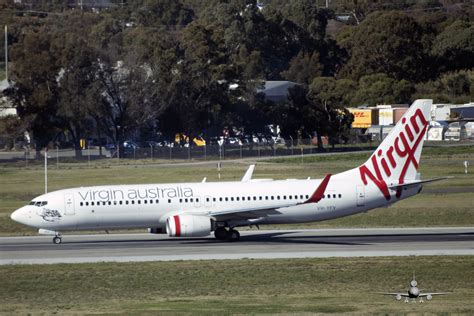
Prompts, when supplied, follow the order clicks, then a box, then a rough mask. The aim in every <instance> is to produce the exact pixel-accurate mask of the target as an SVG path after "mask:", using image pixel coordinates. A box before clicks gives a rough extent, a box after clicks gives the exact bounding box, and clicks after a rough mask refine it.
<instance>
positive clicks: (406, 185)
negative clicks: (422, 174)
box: [388, 177, 449, 190]
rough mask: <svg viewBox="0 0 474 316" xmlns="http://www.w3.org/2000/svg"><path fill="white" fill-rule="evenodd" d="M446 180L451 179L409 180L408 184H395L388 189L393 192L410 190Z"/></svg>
mask: <svg viewBox="0 0 474 316" xmlns="http://www.w3.org/2000/svg"><path fill="white" fill-rule="evenodd" d="M446 179H449V177H443V178H435V179H427V180H409V181H407V182H406V183H402V184H393V185H389V186H388V187H389V188H390V189H393V190H395V189H403V188H409V187H412V186H417V185H419V184H423V183H429V182H434V181H439V180H446Z"/></svg>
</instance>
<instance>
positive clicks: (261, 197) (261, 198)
mask: <svg viewBox="0 0 474 316" xmlns="http://www.w3.org/2000/svg"><path fill="white" fill-rule="evenodd" d="M258 199H259V200H260V201H261V200H263V196H259V198H258ZM254 200H255V199H254Z"/></svg>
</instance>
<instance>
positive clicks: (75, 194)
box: [22, 176, 419, 231]
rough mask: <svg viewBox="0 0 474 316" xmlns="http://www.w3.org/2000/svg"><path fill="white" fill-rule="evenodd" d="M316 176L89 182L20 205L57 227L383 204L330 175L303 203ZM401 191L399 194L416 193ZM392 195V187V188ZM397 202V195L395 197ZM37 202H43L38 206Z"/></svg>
mask: <svg viewBox="0 0 474 316" xmlns="http://www.w3.org/2000/svg"><path fill="white" fill-rule="evenodd" d="M320 182H321V180H278V181H250V182H235V181H234V182H209V183H171V184H148V185H118V186H94V187H82V188H76V189H65V190H59V191H55V192H51V193H48V194H44V195H41V196H39V197H37V198H35V199H34V201H33V202H32V203H34V202H35V203H36V204H38V205H27V206H24V207H23V208H22V209H23V212H25V213H26V214H28V225H30V226H34V227H37V228H42V229H47V230H52V231H60V230H90V229H116V228H151V227H157V228H164V227H165V224H166V219H167V218H168V217H170V216H172V215H176V214H182V213H186V214H194V215H208V213H209V212H208V211H209V210H213V211H219V210H226V209H252V208H257V207H258V208H264V209H271V210H273V211H272V212H271V213H270V214H266V216H262V217H259V216H258V213H259V211H255V212H252V215H253V216H252V218H245V219H241V220H239V219H229V220H225V221H228V222H230V223H229V224H230V225H232V226H247V225H251V224H280V223H301V222H313V221H322V220H328V219H333V218H338V217H342V216H348V215H352V214H355V213H360V212H365V211H367V210H370V209H373V208H376V207H380V206H384V205H386V204H387V201H386V199H385V197H384V196H381V195H380V193H379V191H378V189H377V188H375V187H370V186H367V187H366V186H363V185H356V184H355V185H350V183H348V182H349V179H341V178H338V177H337V176H335V177H333V178H331V181H330V183H329V184H328V186H327V188H326V191H325V193H324V197H323V198H322V199H321V201H319V202H318V203H315V204H299V205H294V206H289V207H288V206H285V205H288V204H289V203H295V204H297V203H303V202H304V201H306V200H307V199H308V198H309V196H310V195H311V194H312V193H313V191H314V188H316V187H318V185H319V184H320ZM418 191H419V187H414V188H412V189H410V190H407V191H406V192H404V194H403V198H406V197H408V196H411V195H413V194H416V193H417V192H418ZM392 195H393V197H394V199H395V191H393V192H392ZM396 200H398V199H396ZM42 201H45V202H46V201H47V204H46V205H42V206H40V204H41V202H42Z"/></svg>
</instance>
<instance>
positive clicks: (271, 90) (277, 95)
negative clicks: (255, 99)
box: [258, 81, 297, 103]
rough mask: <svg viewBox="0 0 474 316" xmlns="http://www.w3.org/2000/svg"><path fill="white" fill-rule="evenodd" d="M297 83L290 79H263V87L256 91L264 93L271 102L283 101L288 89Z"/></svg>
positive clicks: (285, 98)
mask: <svg viewBox="0 0 474 316" xmlns="http://www.w3.org/2000/svg"><path fill="white" fill-rule="evenodd" d="M296 84H297V83H296V82H292V81H265V87H264V88H263V89H259V90H258V92H262V93H264V94H265V98H266V99H267V100H270V101H273V102H277V103H278V102H285V101H286V100H287V96H288V89H290V88H292V87H294V86H295V85H296Z"/></svg>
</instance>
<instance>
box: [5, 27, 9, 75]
mask: <svg viewBox="0 0 474 316" xmlns="http://www.w3.org/2000/svg"><path fill="white" fill-rule="evenodd" d="M5 80H6V81H7V82H8V26H6V25H5Z"/></svg>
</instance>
